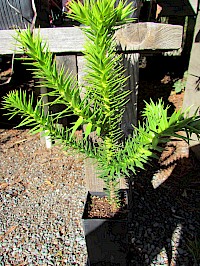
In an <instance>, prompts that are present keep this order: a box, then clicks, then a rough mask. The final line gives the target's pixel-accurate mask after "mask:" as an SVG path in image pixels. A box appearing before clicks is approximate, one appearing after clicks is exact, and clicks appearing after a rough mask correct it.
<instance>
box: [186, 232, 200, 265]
mask: <svg viewBox="0 0 200 266" xmlns="http://www.w3.org/2000/svg"><path fill="white" fill-rule="evenodd" d="M186 245H187V248H188V251H189V252H190V253H191V254H192V256H193V258H194V262H195V264H194V265H195V266H197V265H199V263H200V239H199V237H196V236H195V239H194V240H189V239H188V240H187V242H186Z"/></svg>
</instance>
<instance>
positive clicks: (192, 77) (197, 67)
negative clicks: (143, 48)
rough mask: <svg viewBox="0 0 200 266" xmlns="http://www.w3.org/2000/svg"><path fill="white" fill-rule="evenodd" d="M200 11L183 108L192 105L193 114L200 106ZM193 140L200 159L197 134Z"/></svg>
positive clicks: (193, 147)
mask: <svg viewBox="0 0 200 266" xmlns="http://www.w3.org/2000/svg"><path fill="white" fill-rule="evenodd" d="M199 32H200V11H199V12H198V16H197V20H196V26H195V32H194V40H193V45H192V50H191V56H190V62H189V69H188V78H187V83H186V89H185V95H184V100H183V109H187V108H188V107H190V110H189V114H190V115H193V114H194V113H195V111H196V110H197V108H199V107H200V60H199V58H200V37H199ZM192 137H193V139H194V140H193V141H192V142H191V143H190V146H191V148H192V150H193V151H194V152H195V154H196V156H197V158H198V159H199V160H200V143H199V140H197V139H196V136H192Z"/></svg>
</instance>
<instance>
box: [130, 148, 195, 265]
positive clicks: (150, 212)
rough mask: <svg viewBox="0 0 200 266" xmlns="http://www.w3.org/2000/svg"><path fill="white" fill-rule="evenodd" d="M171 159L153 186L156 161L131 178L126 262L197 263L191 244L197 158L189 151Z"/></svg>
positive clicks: (192, 239)
mask: <svg viewBox="0 0 200 266" xmlns="http://www.w3.org/2000/svg"><path fill="white" fill-rule="evenodd" d="M174 163H175V164H176V165H175V168H174V170H173V171H172V173H171V175H170V176H169V177H168V179H167V180H166V181H165V182H164V183H162V184H161V185H160V186H159V187H157V188H156V189H154V188H153V185H152V182H151V181H152V177H153V176H154V174H155V172H156V171H158V170H159V169H160V165H159V164H158V163H155V162H152V164H153V168H152V166H150V167H147V169H146V170H145V171H141V172H140V173H139V175H138V176H137V177H134V178H133V208H132V217H131V221H130V235H129V237H130V242H131V245H130V250H129V265H134V266H140V265H141V266H143V265H166V266H167V265H171V266H172V265H199V264H198V263H199V258H198V256H196V255H195V256H196V257H197V258H195V256H194V253H195V254H199V250H198V248H196V245H195V247H194V245H193V244H194V240H195V239H196V238H197V236H198V235H199V234H200V222H199V221H200V204H199V202H200V201H199V200H200V193H199V192H200V186H199V184H200V167H199V162H198V161H197V159H196V158H195V156H194V154H193V153H192V152H190V156H189V157H188V158H182V159H179V160H177V161H175V162H174ZM189 243H190V244H191V243H193V244H192V245H190V244H189ZM196 243H197V242H196ZM189 245H190V248H188V247H189ZM197 251H198V253H197Z"/></svg>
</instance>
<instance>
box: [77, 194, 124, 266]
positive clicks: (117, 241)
mask: <svg viewBox="0 0 200 266" xmlns="http://www.w3.org/2000/svg"><path fill="white" fill-rule="evenodd" d="M122 192H123V193H125V194H126V199H127V191H125V190H123V191H122ZM91 195H92V196H93V195H95V196H98V197H103V196H105V193H104V192H89V193H88V195H87V200H86V204H85V209H84V214H83V217H82V222H83V228H84V232H85V240H86V245H87V251H88V261H87V266H93V265H95V266H98V265H99V266H100V265H101V266H112V265H115V266H124V265H127V258H126V257H127V253H128V236H127V232H128V229H127V228H128V212H127V213H126V216H125V217H123V218H122V219H114V218H111V219H101V218H99V219H96V218H94V219H93V218H88V217H87V210H88V202H89V201H90V200H89V199H90V196H91ZM127 201H128V199H127ZM127 205H128V202H127Z"/></svg>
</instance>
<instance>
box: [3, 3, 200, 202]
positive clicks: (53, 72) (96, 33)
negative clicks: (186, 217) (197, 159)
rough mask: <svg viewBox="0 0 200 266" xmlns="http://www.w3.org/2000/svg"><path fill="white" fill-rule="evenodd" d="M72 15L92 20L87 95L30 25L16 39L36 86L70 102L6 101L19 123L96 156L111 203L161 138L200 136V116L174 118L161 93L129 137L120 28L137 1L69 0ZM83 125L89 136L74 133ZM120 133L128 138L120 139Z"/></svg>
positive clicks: (15, 97) (13, 96)
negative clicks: (63, 120)
mask: <svg viewBox="0 0 200 266" xmlns="http://www.w3.org/2000/svg"><path fill="white" fill-rule="evenodd" d="M70 9H71V10H72V13H71V14H70V17H71V18H72V19H75V20H77V21H79V22H80V23H82V24H84V25H85V26H87V27H85V26H84V27H82V31H83V32H84V34H85V36H86V42H85V50H84V56H85V59H86V66H87V71H86V76H85V83H84V84H86V85H84V88H85V95H84V97H83V98H81V96H80V92H81V84H78V83H77V82H76V80H75V78H74V77H72V76H71V74H70V73H65V71H64V67H62V68H61V70H60V71H58V70H57V67H56V61H55V60H54V57H53V55H52V53H50V51H49V49H48V46H47V44H46V43H43V42H42V39H41V38H40V36H39V34H38V35H35V34H32V33H31V31H30V29H27V30H26V31H22V32H18V42H19V44H20V47H21V48H22V49H23V51H24V52H25V54H26V55H28V58H26V59H25V60H26V61H25V63H26V64H27V65H28V66H29V67H30V69H31V70H32V72H33V74H34V77H35V78H36V79H39V82H38V86H40V87H42V86H44V87H46V88H50V91H49V92H48V93H47V96H53V98H54V100H53V101H52V102H51V103H49V104H47V105H48V106H49V105H55V104H62V105H65V109H64V111H62V112H59V113H57V114H51V113H50V112H48V113H47V114H44V111H43V102H42V100H41V99H39V100H38V102H37V103H36V105H35V107H33V97H32V96H30V97H27V94H26V92H22V91H20V92H14V91H13V92H11V93H9V94H8V95H7V96H6V97H4V100H3V107H4V108H5V109H7V110H8V114H9V115H11V117H12V116H14V115H17V114H18V115H20V116H21V117H22V118H23V121H22V122H21V123H20V125H19V126H24V125H31V126H32V129H31V132H32V133H36V132H43V131H45V132H46V134H49V135H50V136H51V137H52V139H56V140H60V142H61V143H62V144H63V146H64V147H67V146H71V147H73V148H75V149H77V150H78V151H81V152H84V153H86V155H87V156H90V157H94V158H96V159H97V161H98V164H99V173H100V177H101V178H103V180H104V181H105V184H106V186H107V190H108V195H109V197H110V202H111V203H112V204H113V206H116V205H117V203H118V200H117V195H118V193H117V185H118V182H119V178H120V177H122V176H124V175H126V176H129V173H130V171H132V172H133V173H136V172H137V170H138V169H139V168H142V169H143V168H144V167H145V164H146V163H147V162H148V160H149V158H150V157H156V155H155V151H156V152H157V151H162V147H163V146H162V144H163V143H166V142H167V141H168V140H169V138H170V137H171V136H176V137H177V136H178V137H179V138H184V137H182V136H181V135H177V132H179V131H181V130H184V131H185V132H186V133H187V137H185V139H189V138H190V136H191V133H195V134H197V136H199V132H200V121H199V117H198V116H196V115H194V116H193V117H191V118H187V117H186V118H185V115H186V114H182V113H181V111H179V112H174V113H173V114H172V116H171V117H168V114H167V110H168V107H167V108H164V104H163V102H162V100H160V101H158V103H156V104H154V103H153V101H151V102H150V104H147V103H146V108H145V109H144V111H143V118H144V120H143V122H142V123H141V124H139V126H138V128H134V127H133V133H132V134H131V135H130V136H129V137H128V138H125V137H124V136H123V132H122V130H121V129H120V123H121V120H122V115H123V113H124V108H125V104H126V101H127V100H126V99H127V95H128V94H129V93H130V92H129V91H126V90H124V87H125V84H126V81H127V78H126V77H125V76H124V70H123V67H122V64H121V56H120V55H117V54H116V53H115V42H114V39H113V35H114V31H115V29H116V27H117V26H120V25H123V24H125V23H127V22H131V21H132V20H131V19H130V18H128V16H129V14H131V13H132V11H133V10H132V8H131V4H129V5H126V2H124V1H122V0H121V1H119V5H118V6H117V7H115V0H87V1H86V0H85V1H84V4H82V3H81V2H79V1H78V2H76V1H74V0H73V1H72V2H70ZM70 115H76V116H77V120H76V121H75V122H74V124H72V126H71V127H70V128H64V127H59V126H58V119H59V118H60V117H66V116H70ZM80 127H81V128H83V127H84V131H83V138H82V139H78V138H76V135H75V132H76V130H77V129H78V128H80ZM94 131H95V132H96V134H97V135H98V136H99V137H100V140H101V141H100V142H92V141H91V138H90V134H91V133H92V132H94ZM122 139H125V140H123V141H122Z"/></svg>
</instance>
